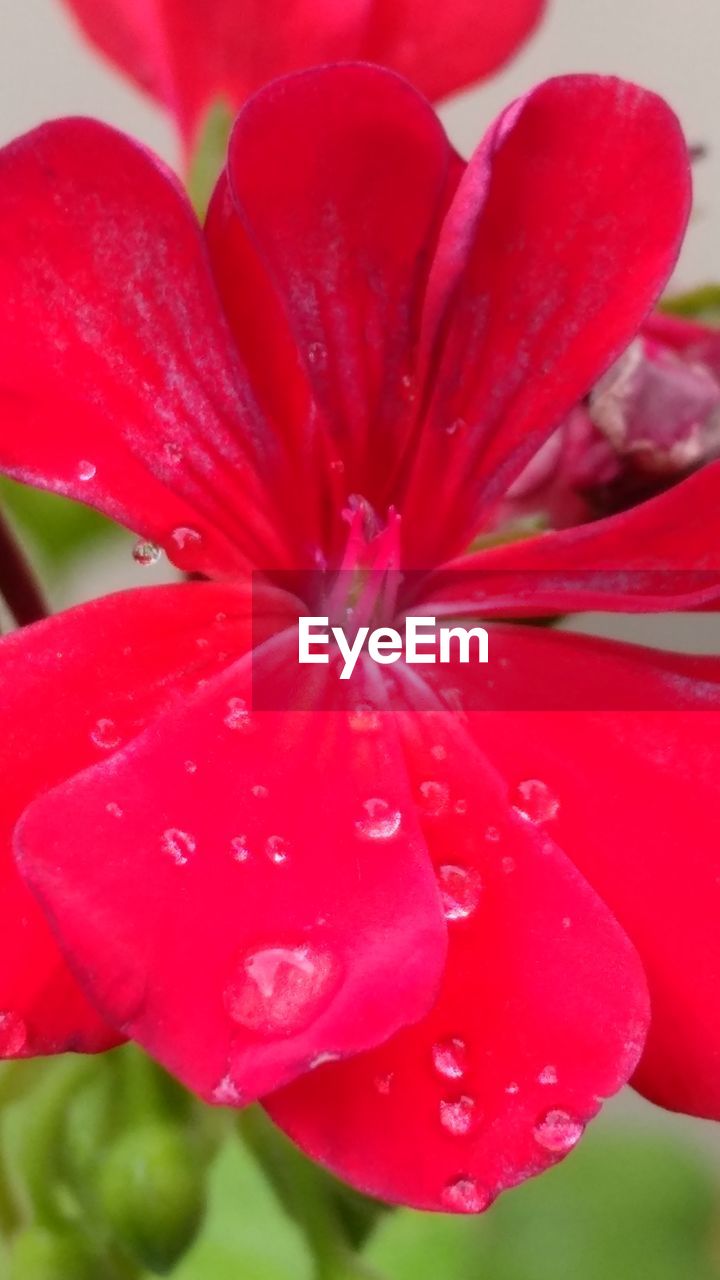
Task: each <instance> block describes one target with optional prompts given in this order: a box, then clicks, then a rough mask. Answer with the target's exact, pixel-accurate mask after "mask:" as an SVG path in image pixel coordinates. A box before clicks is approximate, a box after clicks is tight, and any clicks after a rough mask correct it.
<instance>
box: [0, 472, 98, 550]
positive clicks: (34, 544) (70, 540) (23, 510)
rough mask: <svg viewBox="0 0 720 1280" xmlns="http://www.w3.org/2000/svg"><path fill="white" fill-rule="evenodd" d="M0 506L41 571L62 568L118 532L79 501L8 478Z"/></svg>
mask: <svg viewBox="0 0 720 1280" xmlns="http://www.w3.org/2000/svg"><path fill="white" fill-rule="evenodd" d="M0 504H2V508H3V511H6V512H8V514H9V515H10V517H11V518H12V521H13V524H14V525H15V527H16V528H17V530H18V531H19V533H20V535H21V537H22V538H23V540H27V542H28V543H29V544H30V547H31V549H32V551H33V552H34V553H35V557H34V558H35V559H37V560H38V561H39V564H40V567H41V568H42V567H47V568H48V569H54V568H62V567H63V566H64V565H65V564H67V563H68V562H69V561H70V560H72V559H73V558H74V557H75V556H76V555H77V554H78V552H80V551H82V550H84V549H85V548H86V547H88V546H91V545H92V544H93V543H94V542H97V541H98V540H99V539H101V538H108V537H112V536H113V535H115V536H116V535H117V532H118V531H117V526H116V525H114V524H113V523H112V522H111V521H110V520H106V519H105V517H104V516H101V515H100V514H99V513H98V512H97V511H92V510H91V509H90V508H89V507H84V506H83V505H82V504H81V503H80V502H72V501H71V500H70V499H69V498H62V497H60V496H59V495H58V494H55V493H45V492H43V491H41V490H40V489H31V488H29V487H28V486H27V485H22V484H16V483H15V481H13V480H8V479H6V478H5V477H0Z"/></svg>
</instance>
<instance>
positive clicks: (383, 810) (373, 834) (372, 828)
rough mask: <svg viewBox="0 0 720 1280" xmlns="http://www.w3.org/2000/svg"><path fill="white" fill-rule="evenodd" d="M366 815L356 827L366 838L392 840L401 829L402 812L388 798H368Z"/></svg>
mask: <svg viewBox="0 0 720 1280" xmlns="http://www.w3.org/2000/svg"><path fill="white" fill-rule="evenodd" d="M363 810H364V815H363V817H362V818H359V819H358V821H357V822H356V823H355V829H356V831H357V833H358V835H359V836H362V837H363V839H364V840H391V839H392V838H393V836H396V835H397V833H398V831H399V830H400V823H401V821H402V814H401V813H400V810H399V809H393V808H391V806H390V805H389V804H388V802H387V800H378V799H377V798H374V799H372V800H366V801H365V803H364V804H363Z"/></svg>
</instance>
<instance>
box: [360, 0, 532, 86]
mask: <svg viewBox="0 0 720 1280" xmlns="http://www.w3.org/2000/svg"><path fill="white" fill-rule="evenodd" d="M544 10H545V0H503V3H502V4H498V3H497V0H480V3H478V0H448V3H446V4H437V3H436V0H421V2H420V3H418V0H375V4H374V5H373V7H372V15H371V18H370V24H369V30H368V34H367V36H366V38H365V44H364V48H363V57H366V58H367V59H368V60H369V61H370V62H381V63H383V64H384V65H386V66H389V67H393V68H394V69H395V70H396V71H400V72H402V74H403V75H406V76H407V77H408V79H409V80H411V81H412V83H413V84H416V85H417V86H418V88H419V89H421V90H422V92H423V93H425V94H427V96H428V97H429V98H431V99H434V98H444V97H445V96H446V95H447V94H449V93H454V92H455V91H456V90H458V89H462V88H463V87H464V86H465V85H468V84H472V82H473V81H475V80H480V79H481V78H483V77H484V76H487V75H489V74H490V72H492V71H495V70H496V68H497V67H499V66H501V65H502V63H504V62H507V60H508V58H510V57H511V56H512V54H513V53H515V52H516V50H517V48H518V46H519V45H521V44H522V43H523V41H524V40H525V39H527V37H528V36H529V35H530V33H531V31H532V30H533V28H534V27H535V26H536V24H537V23H538V21H539V20H540V18H541V17H542V14H543V12H544Z"/></svg>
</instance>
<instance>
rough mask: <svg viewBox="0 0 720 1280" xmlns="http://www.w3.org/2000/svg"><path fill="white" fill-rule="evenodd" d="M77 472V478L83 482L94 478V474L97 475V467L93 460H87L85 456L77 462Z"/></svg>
mask: <svg viewBox="0 0 720 1280" xmlns="http://www.w3.org/2000/svg"><path fill="white" fill-rule="evenodd" d="M77 473H78V479H79V480H82V481H83V482H84V483H85V482H87V481H88V480H94V479H95V476H96V475H97V467H96V466H95V463H94V462H88V460H87V458H83V459H82V461H81V462H79V463H78V469H77Z"/></svg>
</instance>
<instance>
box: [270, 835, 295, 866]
mask: <svg viewBox="0 0 720 1280" xmlns="http://www.w3.org/2000/svg"><path fill="white" fill-rule="evenodd" d="M265 852H266V854H267V856H268V858H269V859H270V861H271V862H274V863H275V865H276V866H277V867H280V866H282V864H283V863H284V862H287V860H288V854H289V853H290V845H289V844H288V842H287V840H286V839H285V837H284V836H268V839H267V842H266V844H265Z"/></svg>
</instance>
